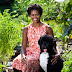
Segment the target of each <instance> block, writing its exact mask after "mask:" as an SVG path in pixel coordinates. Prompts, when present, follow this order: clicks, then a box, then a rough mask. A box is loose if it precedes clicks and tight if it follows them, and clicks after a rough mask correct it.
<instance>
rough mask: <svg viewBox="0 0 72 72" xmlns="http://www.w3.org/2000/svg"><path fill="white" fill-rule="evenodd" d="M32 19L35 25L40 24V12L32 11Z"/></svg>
mask: <svg viewBox="0 0 72 72" xmlns="http://www.w3.org/2000/svg"><path fill="white" fill-rule="evenodd" d="M30 17H31V19H32V21H33V23H38V22H40V14H39V12H38V10H32V11H31V14H30Z"/></svg>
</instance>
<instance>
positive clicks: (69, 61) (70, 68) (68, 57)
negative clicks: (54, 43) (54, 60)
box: [62, 51, 72, 72]
mask: <svg viewBox="0 0 72 72" xmlns="http://www.w3.org/2000/svg"><path fill="white" fill-rule="evenodd" d="M62 57H63V58H64V60H65V62H64V66H63V69H62V72H72V51H70V52H67V51H66V52H65V54H63V55H62Z"/></svg>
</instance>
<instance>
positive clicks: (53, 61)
mask: <svg viewBox="0 0 72 72" xmlns="http://www.w3.org/2000/svg"><path fill="white" fill-rule="evenodd" d="M53 57H54V58H53V59H52V60H51V62H52V64H56V63H57V61H58V60H59V59H60V55H59V54H56V55H53Z"/></svg>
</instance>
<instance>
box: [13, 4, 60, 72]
mask: <svg viewBox="0 0 72 72" xmlns="http://www.w3.org/2000/svg"><path fill="white" fill-rule="evenodd" d="M27 12H28V14H29V15H30V18H31V19H32V21H33V23H31V24H30V25H28V26H27V27H25V28H24V29H23V40H22V48H21V54H20V55H19V56H18V57H16V58H15V59H14V60H13V65H12V66H13V68H14V71H15V72H16V71H17V72H18V71H22V72H38V70H39V61H38V60H39V55H40V48H39V45H38V40H39V38H40V37H41V36H42V35H44V34H48V35H51V36H53V37H54V35H53V30H52V29H51V27H50V26H49V25H46V24H45V23H43V22H41V21H40V17H41V15H42V12H43V9H42V7H41V6H40V5H38V4H32V5H30V6H29V7H28V9H27ZM27 41H28V42H29V47H28V48H27ZM55 49H56V48H55ZM56 50H57V49H56ZM57 52H58V54H57V55H56V56H54V59H52V60H51V61H52V63H53V64H55V63H56V62H57V60H58V59H59V57H60V55H59V51H58V50H57ZM16 69H17V70H16Z"/></svg>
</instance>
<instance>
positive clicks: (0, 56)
mask: <svg viewBox="0 0 72 72" xmlns="http://www.w3.org/2000/svg"><path fill="white" fill-rule="evenodd" d="M8 11H9V10H5V11H4V12H3V15H2V14H1V13H0V63H1V62H3V64H6V63H7V62H8V60H9V58H10V57H11V56H12V55H14V48H15V46H16V44H17V42H18V41H19V40H20V33H21V24H20V22H19V21H18V20H17V19H15V18H12V17H11V16H10V14H9V13H8Z"/></svg>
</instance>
